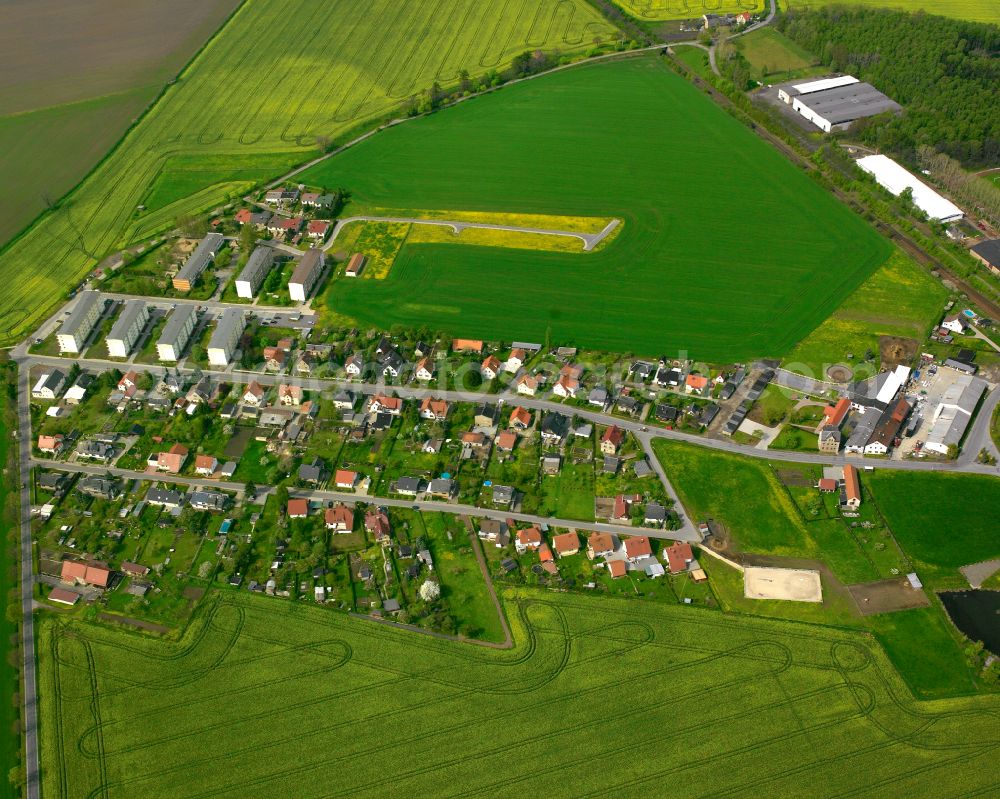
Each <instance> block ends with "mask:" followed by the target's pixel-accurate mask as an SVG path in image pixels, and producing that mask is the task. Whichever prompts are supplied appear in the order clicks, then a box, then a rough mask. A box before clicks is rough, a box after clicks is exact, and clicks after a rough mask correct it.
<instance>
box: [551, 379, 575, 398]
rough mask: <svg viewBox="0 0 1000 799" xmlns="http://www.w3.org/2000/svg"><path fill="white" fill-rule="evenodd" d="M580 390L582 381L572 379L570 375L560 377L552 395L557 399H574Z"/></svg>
mask: <svg viewBox="0 0 1000 799" xmlns="http://www.w3.org/2000/svg"><path fill="white" fill-rule="evenodd" d="M579 390H580V381H579V380H577V379H576V378H575V377H570V376H569V375H568V374H566V375H560V377H559V379H558V380H557V381H556V384H555V385H554V386H553V387H552V393H553V394H555V395H556V396H557V397H562V398H564V399H572V398H574V397H576V394H577V392H578V391H579Z"/></svg>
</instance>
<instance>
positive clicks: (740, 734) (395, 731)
mask: <svg viewBox="0 0 1000 799" xmlns="http://www.w3.org/2000/svg"><path fill="white" fill-rule="evenodd" d="M505 601H506V607H507V612H508V616H509V617H510V619H511V624H512V627H513V631H514V635H515V640H516V645H515V648H514V649H512V650H507V651H503V650H500V651H498V650H490V649H484V648H481V647H475V646H472V645H469V644H459V643H455V642H452V641H442V640H438V639H434V638H431V637H427V636H422V635H420V634H416V633H412V632H409V631H405V630H396V629H393V628H391V627H387V626H383V625H378V624H375V623H372V622H370V621H366V620H362V619H356V618H351V617H349V616H346V615H344V614H339V613H335V612H331V611H327V610H322V609H319V608H311V607H308V606H305V605H294V604H292V603H289V602H279V601H275V600H269V599H266V598H262V597H255V596H252V595H249V594H247V593H245V592H243V593H240V594H237V593H229V592H226V593H223V594H214V595H212V596H210V597H209V598H208V600H207V601H206V602H205V603H203V606H202V610H201V611H200V613H199V615H198V618H197V619H196V620H195V622H194V623H193V624H192V625H191V626H190V628H189V629H188V631H187V632H186V633H185V635H184V636H183V638H182V639H181V640H180V641H178V642H176V643H172V642H164V641H156V640H150V639H146V638H142V637H140V636H138V635H135V634H132V633H129V632H127V631H123V630H119V629H111V628H107V627H101V626H97V625H94V624H89V623H86V622H82V621H80V622H77V621H74V622H63V621H60V620H58V619H57V618H54V617H52V616H47V617H45V618H43V619H42V620H41V624H40V630H39V642H40V646H39V652H40V659H41V663H40V672H41V673H40V695H41V711H40V719H41V744H42V759H43V762H45V763H47V764H48V767H47V768H45V769H44V770H43V771H42V778H43V783H44V784H43V791H44V794H45V795H46V796H71V797H77V796H79V797H85V796H93V795H98V794H100V795H103V796H110V797H118V796H128V795H131V796H167V795H178V794H183V795H186V796H197V797H208V796H211V797H219V798H220V799H221V798H223V797H243V796H247V795H255V796H263V795H268V794H274V793H277V794H281V793H283V792H287V790H288V786H290V785H294V793H295V795H296V796H302V797H311V796H327V797H346V796H351V797H385V796H463V797H464V796H486V795H488V796H516V795H524V794H526V793H530V794H534V795H540V796H546V797H564V796H565V797H576V798H577V799H586V798H589V797H597V796H616V797H622V798H623V799H624V798H625V797H633V796H634V797H640V796H650V795H652V794H654V793H657V792H658V791H661V790H662V787H663V786H664V785H668V784H674V785H677V784H679V781H682V782H683V784H684V785H689V786H691V785H697V786H699V791H702V792H705V793H707V794H710V795H714V796H718V795H727V796H748V797H749V796H760V795H762V793H763V794H771V795H775V796H804V795H810V796H831V797H832V796H840V795H847V794H849V795H859V796H862V795H863V796H890V795H892V796H897V795H907V794H913V795H917V794H919V795H928V791H927V787H928V785H932V784H934V785H940V786H942V787H944V786H947V791H946V792H945V793H946V794H947V795H955V794H962V795H983V796H985V795H987V794H989V793H990V792H991V789H995V787H996V780H997V775H996V771H995V769H994V768H993V766H992V764H993V763H994V762H995V758H996V750H997V748H998V747H1000V737H998V729H1000V727H998V724H997V718H998V714H1000V698H998V697H996V696H979V697H967V698H956V699H947V700H941V701H939V702H936V703H934V704H933V705H926V706H924V705H921V704H919V703H917V702H915V701H914V700H913V698H912V696H911V695H910V692H909V691H908V689H907V687H906V685H905V684H904V683H903V682H902V681H901V680H900V678H899V676H898V675H897V674H896V672H895V670H894V669H893V667H892V665H891V664H890V662H889V661H888V660H887V658H886V657H885V654H884V653H883V651H882V650H881V649H880V648H879V647H878V646H877V644H875V643H874V642H873V641H872V640H870V639H868V638H865V637H863V636H861V635H859V634H857V633H854V632H849V631H843V630H837V629H833V628H816V627H810V626H807V625H801V624H794V623H788V622H779V621H773V620H767V621H765V620H758V619H752V618H747V617H743V618H738V619H734V618H729V617H727V616H725V615H723V614H721V613H719V612H717V611H712V610H703V609H697V608H693V607H685V606H677V605H667V604H660V603H656V604H653V603H650V604H641V603H639V602H636V601H634V600H633V601H628V602H626V601H620V600H615V599H611V598H601V599H600V600H598V599H588V598H585V597H580V596H573V595H568V594H567V595H559V594H552V593H545V594H541V593H537V592H530V591H528V590H521V591H520V592H515V591H510V592H507V593H506V600H505ZM595 697H600V701H599V702H597V703H596V704H595ZM637 697H641V705H640V706H637ZM598 707H599V708H600V709H599V711H598V712H595V708H598ZM208 741H210V742H211V744H210V745H208V744H207V743H206V742H208ZM691 741H697V742H698V746H697V754H696V756H695V753H694V752H693V750H692V749H691V748H690V747H689V746H687V744H688V743H690V742H691ZM498 742H502V745H499V744H498ZM373 752H378V753H379V756H378V757H373V756H372V753H373ZM623 761H624V762H629V763H641V764H642V767H641V768H635V767H633V768H617V767H614V766H613V765H612V764H614V763H617V762H623ZM151 764H155V767H151ZM934 793H935V794H936V793H938V792H934ZM942 795H944V794H942Z"/></svg>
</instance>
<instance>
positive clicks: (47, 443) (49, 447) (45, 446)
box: [38, 433, 63, 456]
mask: <svg viewBox="0 0 1000 799" xmlns="http://www.w3.org/2000/svg"><path fill="white" fill-rule="evenodd" d="M38 450H39V452H44V453H45V454H46V455H52V456H57V455H59V453H60V452H62V450H63V437H62V433H56V434H55V435H54V436H39V437H38Z"/></svg>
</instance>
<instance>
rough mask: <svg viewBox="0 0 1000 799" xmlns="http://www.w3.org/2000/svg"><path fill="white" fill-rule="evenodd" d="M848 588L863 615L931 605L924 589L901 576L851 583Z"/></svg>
mask: <svg viewBox="0 0 1000 799" xmlns="http://www.w3.org/2000/svg"><path fill="white" fill-rule="evenodd" d="M847 590H848V591H850V592H851V596H852V597H854V601H855V602H856V603H857V605H858V610H859V611H861V615H862V616H875V615H877V614H879V613H893V612H894V611H897V610H910V609H911V608H925V607H927V606H928V605H930V600H929V599H927V595H926V594H925V593H924V592H923V591H919V590H917V589H915V588H911V587H910V584H909V583H908V582H907V581H906V580H905V579H900V578H899V577H894V578H893V579H891V580H879V581H877V582H874V583H858V584H856V585H849V586H847Z"/></svg>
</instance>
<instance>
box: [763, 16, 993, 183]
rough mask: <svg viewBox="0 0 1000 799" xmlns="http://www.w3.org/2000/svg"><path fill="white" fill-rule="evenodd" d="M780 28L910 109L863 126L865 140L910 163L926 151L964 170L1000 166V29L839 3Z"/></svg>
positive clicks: (835, 67) (858, 128)
mask: <svg viewBox="0 0 1000 799" xmlns="http://www.w3.org/2000/svg"><path fill="white" fill-rule="evenodd" d="M775 24H776V26H777V28H778V30H780V31H781V32H782V33H784V34H785V35H786V36H788V37H789V38H790V39H791V40H792V41H794V42H795V43H797V44H799V45H801V46H802V47H804V48H806V49H807V50H810V51H811V52H813V53H815V54H816V55H817V56H818V57H819V59H820V61H821V62H822V63H823V64H824V65H826V66H828V67H830V69H831V71H835V72H846V73H849V74H852V75H854V76H856V77H857V78H859V79H861V80H864V81H868V82H870V83H871V84H872V85H874V86H875V87H876V88H878V89H879V90H880V91H882V92H884V93H885V94H887V95H888V96H889V97H891V98H892V99H893V100H895V101H896V102H898V103H899V104H900V105H902V106H903V107H904V108H905V109H906V110H905V112H904V113H903V114H902V115H900V116H896V117H892V118H888V119H887V118H884V117H876V118H872V119H869V120H863V121H861V122H859V123H857V124H856V125H855V128H854V130H853V131H852V132H853V133H854V134H855V135H856V136H857V137H858V138H859V139H860V140H861V141H862V142H863V143H865V144H868V145H870V146H872V147H877V148H879V149H882V150H889V151H891V152H894V153H896V154H898V155H899V156H901V157H902V158H903V159H904V160H906V161H908V162H910V163H917V161H918V154H917V150H918V148H919V147H921V146H923V147H932V148H933V149H934V150H936V151H937V152H940V153H944V154H946V155H948V156H950V157H951V158H953V159H955V160H957V161H959V162H961V163H962V164H963V165H965V166H966V167H976V166H994V165H996V164H998V163H1000V100H998V96H1000V26H997V25H989V24H985V23H976V22H966V21H963V20H958V19H949V18H946V17H938V16H932V15H929V14H925V13H923V12H918V13H915V14H910V13H906V12H901V11H889V10H886V9H868V8H845V7H842V6H832V7H824V8H819V9H815V10H794V11H788V12H786V13H784V14H782V15H780V16H779V18H778V19H777V20H776V23H775Z"/></svg>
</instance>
